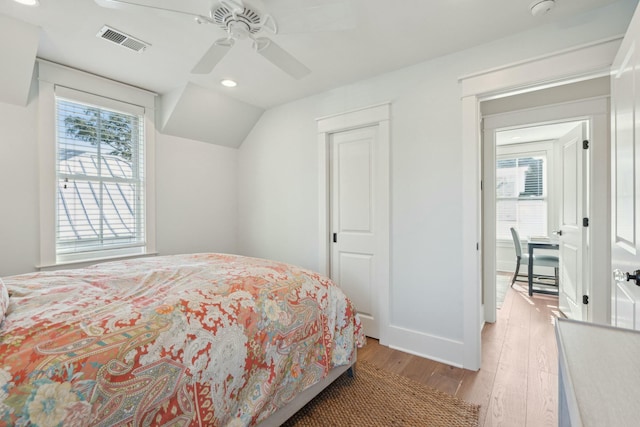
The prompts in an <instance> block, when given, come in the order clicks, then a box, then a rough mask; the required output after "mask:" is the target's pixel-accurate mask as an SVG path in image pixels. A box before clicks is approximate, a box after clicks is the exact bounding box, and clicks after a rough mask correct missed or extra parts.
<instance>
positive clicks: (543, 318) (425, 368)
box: [358, 284, 561, 427]
mask: <svg viewBox="0 0 640 427" xmlns="http://www.w3.org/2000/svg"><path fill="white" fill-rule="evenodd" d="M557 305H558V298H557V297H550V296H546V295H539V294H534V296H533V297H531V298H530V297H529V296H528V295H527V292H526V291H525V290H524V287H520V286H519V285H518V284H516V285H515V286H514V288H509V290H508V291H507V294H506V297H505V300H504V303H503V305H502V307H501V308H500V309H499V310H498V315H497V317H498V320H497V322H496V323H494V324H486V325H485V327H484V329H483V331H482V367H481V369H480V370H479V371H478V372H473V371H468V370H465V369H460V368H454V367H451V366H448V365H445V364H442V363H438V362H434V361H432V360H428V359H424V358H421V357H418V356H413V355H410V354H407V353H403V352H401V351H398V350H393V349H390V348H388V347H384V346H381V345H380V344H379V343H378V341H377V340H374V339H370V338H369V339H368V342H367V345H366V346H365V347H364V348H363V349H361V350H360V351H359V352H358V359H359V360H366V361H368V362H371V363H373V364H375V365H376V366H378V367H379V368H381V369H385V370H388V371H390V372H393V373H396V374H399V375H403V376H405V377H408V378H411V379H413V380H416V381H418V382H420V383H423V384H426V385H428V386H431V387H434V388H437V389H439V390H442V391H444V392H447V393H449V394H453V395H455V396H458V397H460V398H461V399H464V400H466V401H467V402H473V403H477V404H480V405H481V407H480V426H487V427H488V426H510V427H511V426H522V427H524V426H530V427H540V426H556V425H558V419H557V411H558V409H557V406H558V403H557V402H558V362H557V359H558V353H557V348H556V342H555V332H554V329H553V325H554V322H555V319H556V317H558V316H561V314H560V313H559V311H558V308H557Z"/></svg>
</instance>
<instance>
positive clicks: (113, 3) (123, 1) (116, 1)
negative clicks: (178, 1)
mask: <svg viewBox="0 0 640 427" xmlns="http://www.w3.org/2000/svg"><path fill="white" fill-rule="evenodd" d="M94 1H95V2H96V4H98V6H102V7H105V8H109V9H121V8H125V7H134V8H145V9H153V10H159V11H162V12H171V13H178V14H180V15H186V16H190V17H192V18H196V19H197V20H201V21H203V22H209V23H212V22H213V21H212V20H211V18H209V17H207V16H204V15H199V14H197V13H192V12H187V11H184V10H177V9H171V8H167V7H160V6H154V5H150V4H144V3H136V2H133V1H127V0H94Z"/></svg>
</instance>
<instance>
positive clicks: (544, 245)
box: [527, 240, 560, 296]
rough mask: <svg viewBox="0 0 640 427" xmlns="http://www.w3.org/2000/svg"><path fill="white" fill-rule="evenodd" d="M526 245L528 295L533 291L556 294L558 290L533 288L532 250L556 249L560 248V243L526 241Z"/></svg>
mask: <svg viewBox="0 0 640 427" xmlns="http://www.w3.org/2000/svg"><path fill="white" fill-rule="evenodd" d="M527 246H528V247H529V266H528V267H529V269H528V274H529V296H532V295H533V293H534V292H536V293H539V294H549V295H558V291H549V290H546V289H533V251H534V249H552V250H556V251H557V250H558V249H559V248H560V245H559V244H558V242H557V241H552V240H549V241H535V240H534V241H531V240H530V241H529V242H528V243H527Z"/></svg>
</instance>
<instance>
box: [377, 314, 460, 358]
mask: <svg viewBox="0 0 640 427" xmlns="http://www.w3.org/2000/svg"><path fill="white" fill-rule="evenodd" d="M388 337H389V339H388V345H389V347H390V348H393V349H395V350H400V351H403V352H405V353H409V354H413V355H415V356H420V357H426V358H427V359H431V360H435V361H436V362H442V363H446V364H447V365H452V366H456V367H458V368H462V367H463V363H464V343H462V342H460V341H453V340H450V339H446V338H442V337H438V336H435V335H429V334H425V333H424V332H418V331H413V330H410V329H405V328H402V327H398V326H393V325H391V326H390V327H389V330H388Z"/></svg>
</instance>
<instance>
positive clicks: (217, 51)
mask: <svg viewBox="0 0 640 427" xmlns="http://www.w3.org/2000/svg"><path fill="white" fill-rule="evenodd" d="M233 43H234V42H233V39H220V40H216V42H214V43H213V44H212V45H211V47H210V48H209V50H207V52H206V53H205V54H204V55H203V56H202V58H201V59H200V61H199V62H198V63H197V64H196V66H195V67H193V69H192V70H191V73H192V74H209V73H210V72H211V71H212V70H213V69H214V68H215V66H216V65H218V62H220V61H221V60H222V58H224V56H225V55H226V54H227V52H229V49H231V48H232V47H233Z"/></svg>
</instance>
